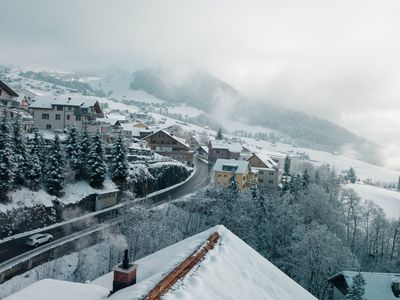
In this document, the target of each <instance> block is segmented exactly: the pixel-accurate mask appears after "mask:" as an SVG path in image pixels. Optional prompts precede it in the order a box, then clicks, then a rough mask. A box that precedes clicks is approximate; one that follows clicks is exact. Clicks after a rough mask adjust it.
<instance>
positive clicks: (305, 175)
mask: <svg viewBox="0 0 400 300" xmlns="http://www.w3.org/2000/svg"><path fill="white" fill-rule="evenodd" d="M302 180H303V189H307V188H308V186H309V185H310V183H311V176H310V174H308V171H307V169H304V172H303V175H302Z"/></svg>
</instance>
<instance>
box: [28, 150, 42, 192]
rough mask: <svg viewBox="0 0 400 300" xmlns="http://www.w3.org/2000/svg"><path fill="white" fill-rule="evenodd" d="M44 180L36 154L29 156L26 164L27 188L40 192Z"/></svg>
mask: <svg viewBox="0 0 400 300" xmlns="http://www.w3.org/2000/svg"><path fill="white" fill-rule="evenodd" d="M41 178H42V165H41V162H40V159H39V157H38V156H37V154H36V153H32V154H30V155H28V159H27V163H26V174H25V182H26V184H27V186H28V187H29V188H30V189H32V190H34V191H37V190H39V187H40V183H41Z"/></svg>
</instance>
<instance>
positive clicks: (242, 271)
mask: <svg viewBox="0 0 400 300" xmlns="http://www.w3.org/2000/svg"><path fill="white" fill-rule="evenodd" d="M214 232H218V233H219V235H220V239H219V241H218V242H217V244H216V245H215V247H214V249H213V250H210V251H209V252H208V253H207V254H206V256H205V258H204V260H202V261H201V262H200V263H198V265H197V267H195V268H193V269H192V270H191V271H190V272H189V273H188V274H187V275H186V276H185V277H184V278H183V279H182V280H180V281H179V282H178V283H176V284H175V285H174V286H173V287H172V288H171V290H170V291H169V292H167V293H166V294H165V295H164V297H165V299H171V300H174V299H226V298H227V295H229V297H228V298H229V299H271V300H278V299H279V300H289V299H290V300H292V299H297V300H316V298H314V297H313V296H312V295H311V294H310V293H308V292H307V291H306V290H305V289H304V288H302V287H301V286H300V285H299V284H297V283H296V282H294V281H293V280H292V279H290V278H289V277H288V276H287V275H286V274H284V273H283V272H282V271H280V270H279V269H278V268H277V267H275V266H274V265H273V264H272V263H270V262H269V261H268V260H267V259H265V258H264V257H262V256H261V255H260V254H258V253H257V252H256V251H255V250H253V249H252V248H251V247H250V246H248V245H247V244H246V243H245V242H243V241H242V240H241V239H239V238H238V237H237V236H236V235H234V234H233V233H232V232H230V231H229V230H228V229H226V228H225V227H224V226H221V225H219V226H215V227H212V228H210V229H208V230H206V231H204V232H201V233H199V234H196V235H194V236H192V237H190V238H188V239H185V240H183V241H181V242H179V243H176V244H174V245H171V246H169V247H167V248H165V249H163V250H160V251H158V252H156V253H154V254H152V255H149V256H147V257H144V258H142V259H140V260H138V261H137V262H135V263H136V264H138V265H139V268H138V278H137V283H136V285H133V286H131V287H128V288H125V289H122V290H120V291H118V292H116V293H115V294H112V295H111V296H110V300H136V299H142V297H143V296H144V295H146V293H148V292H149V291H150V290H151V289H152V288H153V287H155V286H156V285H157V284H158V283H159V282H160V281H161V280H162V279H163V278H164V277H165V276H166V275H167V274H169V272H171V271H172V270H173V269H174V268H175V267H176V266H177V265H179V264H180V263H181V262H182V261H183V260H185V259H186V258H187V257H188V256H189V255H191V254H192V253H193V251H195V250H196V249H198V248H199V246H201V245H203V244H204V242H205V240H207V238H208V237H209V236H210V235H211V234H212V233H214ZM93 283H95V284H100V285H102V286H104V287H107V288H111V286H112V273H109V274H107V275H105V276H103V277H101V278H99V279H97V280H95V281H94V282H93Z"/></svg>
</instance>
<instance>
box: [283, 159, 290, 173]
mask: <svg viewBox="0 0 400 300" xmlns="http://www.w3.org/2000/svg"><path fill="white" fill-rule="evenodd" d="M283 171H284V172H285V175H286V176H288V175H289V174H290V157H289V155H286V157H285V165H284V167H283Z"/></svg>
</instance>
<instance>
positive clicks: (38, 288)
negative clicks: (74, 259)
mask: <svg viewBox="0 0 400 300" xmlns="http://www.w3.org/2000/svg"><path fill="white" fill-rule="evenodd" d="M109 293H110V291H109V290H108V289H106V288H104V287H101V286H98V285H94V284H84V283H76V282H69V281H61V280H53V279H43V280H40V281H37V282H35V283H33V284H31V285H30V286H28V287H26V288H24V289H22V290H20V291H19V292H16V293H15V294H12V295H10V296H9V297H7V298H5V300H26V299H40V300H54V299H57V300H71V299H74V300H100V299H103V298H106V297H107V296H108V294H109Z"/></svg>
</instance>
